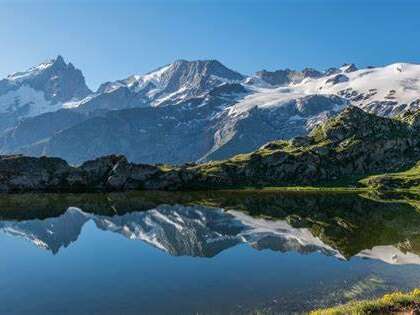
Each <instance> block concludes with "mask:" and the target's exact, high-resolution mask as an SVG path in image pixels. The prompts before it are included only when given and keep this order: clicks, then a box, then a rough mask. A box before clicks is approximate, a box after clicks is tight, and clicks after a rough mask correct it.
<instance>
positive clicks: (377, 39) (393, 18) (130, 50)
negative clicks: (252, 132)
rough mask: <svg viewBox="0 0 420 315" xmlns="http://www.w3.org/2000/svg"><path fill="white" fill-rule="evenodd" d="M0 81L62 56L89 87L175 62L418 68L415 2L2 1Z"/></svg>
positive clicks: (419, 22)
mask: <svg viewBox="0 0 420 315" xmlns="http://www.w3.org/2000/svg"><path fill="white" fill-rule="evenodd" d="M0 4H1V6H0V43H1V45H0V76H1V77H4V76H5V75H6V74H8V73H11V72H14V71H18V70H24V69H26V68H27V67H29V66H31V65H34V64H37V63H39V62H41V61H43V60H45V59H47V58H49V57H53V56H56V55H57V54H61V55H63V56H64V58H65V59H66V60H67V61H71V62H73V63H74V64H75V65H76V66H77V67H79V68H81V69H82V71H83V73H84V74H85V77H86V79H87V82H88V84H89V86H90V87H91V88H97V86H98V85H99V84H100V83H101V82H104V81H109V80H115V79H120V78H124V77H126V76H128V75H130V74H133V73H145V72H147V71H150V70H152V69H154V68H156V67H158V66H161V65H164V64H167V63H170V62H172V61H173V60H175V59H181V58H182V59H208V58H211V59H218V60H220V61H221V62H223V63H225V64H226V65H227V66H229V67H231V68H233V69H235V70H238V71H240V72H242V73H245V74H249V73H253V72H255V71H257V70H260V69H263V68H265V69H269V70H274V69H279V68H285V67H290V68H297V69H300V68H303V67H305V66H311V67H316V68H320V69H324V68H327V67H330V66H337V65H341V64H343V63H345V62H354V63H356V64H358V65H361V66H366V65H381V64H386V63H391V62H396V61H406V62H420V17H419V14H420V1H416V0H395V1H387V0H382V1H379V0H377V1H375V0H372V1H369V0H360V1H359V0H353V1H350V0H349V1H345V0H335V1H332V0H306V1H304V0H290V1H281V0H277V1H268V0H267V1H265V0H255V1H251V0H241V1H240V0H237V1H235V0H225V1H217V0H209V1H198V0H196V1H194V0H178V1H177V0H172V1H170V0H167V1H128V0H126V1H124V0H115V1H109V0H108V1H107V0H102V1H99V0H97V1H95V0H90V1H89V0H84V1H82V0H76V1H75V0H73V1H60V0H55V1H43V0H32V1H31V0H26V1H23V0H0Z"/></svg>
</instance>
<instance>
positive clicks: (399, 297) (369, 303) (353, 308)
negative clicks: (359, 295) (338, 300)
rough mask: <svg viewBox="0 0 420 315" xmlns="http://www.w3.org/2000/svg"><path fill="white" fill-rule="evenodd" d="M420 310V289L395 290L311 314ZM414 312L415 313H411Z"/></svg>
mask: <svg viewBox="0 0 420 315" xmlns="http://www.w3.org/2000/svg"><path fill="white" fill-rule="evenodd" d="M419 310H420V289H414V290H413V291H411V292H408V293H403V292H393V293H389V294H385V295H384V296H383V297H381V298H378V299H373V300H362V301H355V302H350V303H347V304H343V305H339V306H335V307H331V308H326V309H319V310H314V311H312V312H310V313H309V314H310V315H346V314H355V315H356V314H357V315H364V314H417V313H414V312H413V311H419ZM411 312H413V313H411Z"/></svg>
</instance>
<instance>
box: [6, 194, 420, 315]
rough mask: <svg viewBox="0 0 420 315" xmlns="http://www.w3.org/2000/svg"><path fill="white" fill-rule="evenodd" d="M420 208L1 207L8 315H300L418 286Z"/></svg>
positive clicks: (175, 200)
mask: <svg viewBox="0 0 420 315" xmlns="http://www.w3.org/2000/svg"><path fill="white" fill-rule="evenodd" d="M419 205H420V196H419V195H416V194H413V193H411V194H409V193H394V194H386V195H383V194H379V193H362V194H360V193H350V192H345V193H344V192H342V193H339V192H337V193H335V192H291V191H290V192H282V191H270V190H267V191H266V190H243V191H213V192H132V193H124V194H123V193H112V194H43V195H36V194H23V195H3V196H0V249H1V250H0V314H8V315H17V314H36V315H38V314H39V315H49V314H79V315H84V314H86V315H87V314H89V315H92V314H101V315H111V314H112V315H114V314H115V315H117V314H118V315H119V314H124V315H126V314H128V315H131V314H133V315H134V314H290V313H304V312H306V311H309V310H312V309H316V308H320V307H325V306H332V305H336V304H340V303H344V302H348V301H351V300H356V299H366V298H374V297H378V296H381V295H383V294H385V293H387V292H392V291H395V290H402V291H406V290H410V289H413V288H415V287H419V286H420V209H419Z"/></svg>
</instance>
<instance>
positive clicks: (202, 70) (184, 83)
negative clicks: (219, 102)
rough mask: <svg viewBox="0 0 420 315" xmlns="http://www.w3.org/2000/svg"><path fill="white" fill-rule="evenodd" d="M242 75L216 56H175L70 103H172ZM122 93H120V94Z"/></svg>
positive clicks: (88, 107)
mask: <svg viewBox="0 0 420 315" xmlns="http://www.w3.org/2000/svg"><path fill="white" fill-rule="evenodd" d="M243 79H244V76H243V75H241V74H239V73H238V72H235V71H233V70H230V69H228V68H227V67H225V66H224V65H222V64H221V63H220V62H219V61H217V60H196V61H186V60H177V61H175V62H173V63H171V64H169V65H166V66H163V67H161V68H159V69H156V70H154V71H151V72H149V73H147V74H145V75H132V76H130V77H128V78H126V79H123V80H118V81H115V82H106V83H104V84H102V85H101V86H100V87H99V89H98V91H97V92H96V93H95V94H92V95H90V96H89V97H87V98H86V99H84V100H82V101H81V102H75V103H72V104H69V107H70V106H71V107H78V108H80V109H81V110H83V111H88V112H92V111H97V110H110V109H114V110H115V109H122V108H131V107H144V106H164V105H174V104H178V103H179V102H181V101H183V100H186V99H189V98H193V97H200V96H205V95H206V94H207V93H209V92H210V91H211V90H213V89H214V88H216V87H218V86H220V85H222V84H225V83H235V82H240V81H242V80H243ZM121 96H122V97H121Z"/></svg>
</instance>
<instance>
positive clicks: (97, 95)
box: [0, 56, 420, 164]
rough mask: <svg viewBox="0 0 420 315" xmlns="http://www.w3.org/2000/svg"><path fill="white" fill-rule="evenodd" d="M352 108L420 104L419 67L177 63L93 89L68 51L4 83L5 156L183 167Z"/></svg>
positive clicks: (296, 131) (0, 128)
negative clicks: (117, 158) (242, 67)
mask: <svg viewBox="0 0 420 315" xmlns="http://www.w3.org/2000/svg"><path fill="white" fill-rule="evenodd" d="M348 105H355V106H358V107H360V108H362V109H364V110H366V111H368V112H371V113H375V114H378V115H381V116H396V115H399V114H402V113H404V112H406V111H408V110H410V109H411V110H413V109H419V108H420V65H416V64H407V63H396V64H391V65H388V66H384V67H369V68H366V69H360V70H359V69H357V67H356V66H355V65H353V64H346V65H343V66H342V67H339V68H331V69H327V70H325V71H318V70H315V69H310V68H306V69H303V70H302V71H296V70H290V69H285V70H277V71H273V72H271V71H266V70H262V71H258V72H257V73H256V74H255V75H251V76H247V75H243V74H240V73H238V72H236V71H233V70H231V69H229V68H227V67H225V66H224V65H223V64H221V63H220V62H218V61H216V60H198V61H186V60H177V61H175V62H174V63H172V64H169V65H166V66H163V67H161V68H159V69H157V70H154V71H152V72H150V73H147V74H145V75H132V76H130V77H128V78H126V79H122V80H117V81H114V82H106V83H103V84H102V85H101V86H100V87H99V88H98V90H97V91H95V92H92V91H90V90H89V88H88V87H87V86H86V83H85V80H84V77H83V75H82V73H81V71H80V70H78V69H76V68H75V67H74V66H73V65H72V64H71V63H66V62H65V61H64V59H63V58H62V57H61V56H58V57H57V58H55V59H53V60H49V61H47V62H44V63H41V64H40V65H38V66H36V67H33V68H30V69H29V70H27V71H24V72H18V73H14V74H11V75H9V76H8V77H6V78H5V79H3V80H1V81H0V153H2V154H9V153H24V154H26V155H33V156H41V155H48V156H57V157H62V158H64V159H66V160H67V161H69V162H70V163H73V164H79V163H81V162H83V161H85V160H89V159H93V158H96V157H98V156H102V155H106V154H124V155H125V156H127V158H128V159H129V160H130V161H133V162H143V163H173V164H181V163H185V162H192V161H205V160H215V159H225V158H229V157H231V156H233V155H235V154H238V153H246V152H251V151H253V150H255V149H257V148H259V147H260V146H261V145H263V144H265V143H267V142H269V141H272V140H278V139H289V138H292V137H295V136H299V135H305V134H307V133H309V132H310V131H311V130H312V129H313V128H314V127H315V126H317V125H318V124H319V123H320V122H323V121H325V120H326V118H328V117H330V116H333V115H335V114H336V113H338V112H340V111H341V110H342V109H343V108H345V107H347V106H348Z"/></svg>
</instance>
